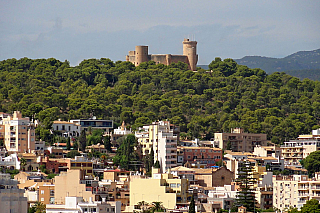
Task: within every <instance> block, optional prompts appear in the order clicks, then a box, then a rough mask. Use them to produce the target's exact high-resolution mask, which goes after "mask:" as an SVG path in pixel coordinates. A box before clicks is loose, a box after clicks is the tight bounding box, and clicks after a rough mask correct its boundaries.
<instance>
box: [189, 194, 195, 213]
mask: <svg viewBox="0 0 320 213" xmlns="http://www.w3.org/2000/svg"><path fill="white" fill-rule="evenodd" d="M188 213H196V205H195V203H194V197H193V194H192V197H191V201H190V204H189V211H188Z"/></svg>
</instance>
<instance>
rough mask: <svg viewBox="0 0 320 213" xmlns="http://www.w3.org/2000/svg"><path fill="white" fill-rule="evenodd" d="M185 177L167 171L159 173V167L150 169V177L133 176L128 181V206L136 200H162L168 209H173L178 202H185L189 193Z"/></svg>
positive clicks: (189, 196) (188, 198) (136, 201)
mask: <svg viewBox="0 0 320 213" xmlns="http://www.w3.org/2000/svg"><path fill="white" fill-rule="evenodd" d="M188 188H189V183H188V180H187V179H178V177H175V176H173V175H172V174H168V173H160V169H153V170H152V178H149V179H145V178H133V179H132V180H131V181H130V207H128V208H127V209H130V208H131V210H132V208H133V206H134V205H136V204H137V203H138V202H141V201H145V202H148V203H152V202H154V201H160V202H162V205H163V206H164V207H165V208H168V209H174V208H175V206H176V205H178V204H179V203H187V202H188V201H189V200H190V198H191V195H189V194H188ZM127 209H126V210H127Z"/></svg>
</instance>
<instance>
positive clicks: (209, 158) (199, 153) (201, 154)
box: [177, 146, 223, 167]
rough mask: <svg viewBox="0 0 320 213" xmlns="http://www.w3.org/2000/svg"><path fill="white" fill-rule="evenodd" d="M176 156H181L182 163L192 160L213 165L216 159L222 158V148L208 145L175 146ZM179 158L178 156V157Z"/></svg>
mask: <svg viewBox="0 0 320 213" xmlns="http://www.w3.org/2000/svg"><path fill="white" fill-rule="evenodd" d="M177 153H178V156H182V164H185V163H186V162H188V161H190V162H194V163H200V164H207V166H208V167H209V166H213V165H215V163H216V162H217V161H221V160H222V154H223V153H222V150H221V149H219V148H210V147H183V146H179V147H178V148H177ZM178 159H179V158H178Z"/></svg>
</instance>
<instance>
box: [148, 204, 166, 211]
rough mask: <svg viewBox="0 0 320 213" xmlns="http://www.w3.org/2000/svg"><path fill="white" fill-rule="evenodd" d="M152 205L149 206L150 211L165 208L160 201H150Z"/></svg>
mask: <svg viewBox="0 0 320 213" xmlns="http://www.w3.org/2000/svg"><path fill="white" fill-rule="evenodd" d="M152 205H153V207H152V208H151V211H152V212H164V210H165V208H164V207H163V205H162V202H160V201H154V202H152Z"/></svg>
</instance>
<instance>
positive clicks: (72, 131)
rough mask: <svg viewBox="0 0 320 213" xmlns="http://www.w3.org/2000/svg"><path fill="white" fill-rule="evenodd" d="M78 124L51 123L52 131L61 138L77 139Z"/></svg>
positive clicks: (66, 122) (65, 122)
mask: <svg viewBox="0 0 320 213" xmlns="http://www.w3.org/2000/svg"><path fill="white" fill-rule="evenodd" d="M80 127H81V126H80V124H78V123H72V122H68V121H61V120H58V121H53V124H52V130H53V131H55V132H58V133H60V135H61V136H63V137H79V136H80Z"/></svg>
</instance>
